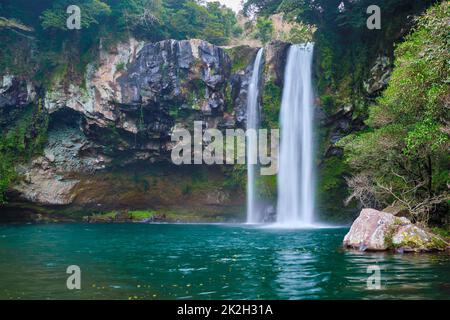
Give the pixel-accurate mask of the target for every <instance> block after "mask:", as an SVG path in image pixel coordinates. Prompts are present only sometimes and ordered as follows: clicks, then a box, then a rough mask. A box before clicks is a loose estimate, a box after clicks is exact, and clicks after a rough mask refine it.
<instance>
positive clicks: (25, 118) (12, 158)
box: [0, 103, 48, 203]
mask: <svg viewBox="0 0 450 320" xmlns="http://www.w3.org/2000/svg"><path fill="white" fill-rule="evenodd" d="M47 125H48V120H47V115H46V113H44V112H43V111H42V107H41V105H40V103H39V105H38V106H33V105H30V106H28V107H27V109H26V110H25V111H24V113H23V114H22V115H21V116H20V118H19V119H17V121H16V122H15V123H13V124H12V125H10V126H8V127H6V128H5V129H3V130H1V131H0V203H3V202H5V201H6V199H5V192H6V191H7V189H8V187H9V185H10V184H11V182H13V181H14V180H15V179H16V178H17V174H16V170H15V166H17V165H18V164H19V163H21V162H25V161H28V160H30V159H31V157H32V156H34V155H36V154H38V153H40V152H42V148H43V145H44V143H45V141H46V132H47Z"/></svg>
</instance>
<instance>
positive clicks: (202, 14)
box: [0, 0, 241, 81]
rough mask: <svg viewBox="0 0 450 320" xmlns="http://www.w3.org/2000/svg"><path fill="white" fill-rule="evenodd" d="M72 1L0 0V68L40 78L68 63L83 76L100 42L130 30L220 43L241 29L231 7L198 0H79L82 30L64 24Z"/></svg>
mask: <svg viewBox="0 0 450 320" xmlns="http://www.w3.org/2000/svg"><path fill="white" fill-rule="evenodd" d="M72 4H73V3H72V2H71V1H69V0H56V1H47V0H43V1H35V2H32V3H30V2H29V1H25V0H18V1H12V0H5V1H3V2H2V4H1V6H0V35H1V36H2V38H3V39H5V40H8V46H3V47H2V48H0V58H1V59H0V60H1V63H0V73H4V72H5V71H9V72H12V73H15V74H16V75H17V74H18V73H19V72H22V73H29V70H39V71H40V72H37V74H36V78H37V80H39V79H41V80H43V81H44V80H45V79H48V78H50V77H49V75H51V74H53V72H55V71H56V70H57V69H64V68H68V69H70V70H71V71H76V72H71V73H72V75H73V77H75V78H77V77H78V78H82V73H83V72H84V67H85V65H86V64H87V62H88V61H93V60H94V57H95V54H96V52H97V50H98V48H99V44H100V43H101V45H102V46H103V47H106V46H110V45H111V44H113V43H114V42H117V41H119V40H120V39H123V38H125V37H127V36H129V35H133V36H135V37H138V38H141V39H144V40H148V41H159V40H163V39H169V38H173V39H191V38H200V39H205V40H207V41H209V42H211V43H213V44H217V45H224V44H226V43H227V42H228V41H229V39H230V38H231V37H232V36H233V35H238V34H239V33H240V32H241V30H240V29H239V28H238V27H237V26H236V25H237V20H236V17H235V14H234V12H233V11H232V10H231V9H229V8H227V7H225V6H222V5H220V3H219V2H208V3H206V4H202V2H201V1H197V0H167V1H161V0H120V1H119V0H83V1H78V2H77V5H78V6H79V7H80V9H81V30H68V29H67V26H66V20H67V18H68V17H69V14H68V13H67V12H66V10H67V7H68V6H69V5H72ZM24 39H26V40H27V43H31V45H32V46H33V50H34V53H35V54H34V55H33V56H32V57H29V54H28V55H27V53H29V50H26V49H25V48H23V47H24V46H25V44H23V43H21V42H22V40H24ZM20 48H22V52H20V51H21V50H20ZM21 56H26V57H23V58H22V59H21ZM12 57H15V58H12ZM24 60H25V61H24ZM3 62H4V63H3ZM24 62H25V63H24ZM77 73H78V74H77ZM72 80H73V79H72Z"/></svg>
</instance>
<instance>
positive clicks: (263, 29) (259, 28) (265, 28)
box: [255, 17, 273, 43]
mask: <svg viewBox="0 0 450 320" xmlns="http://www.w3.org/2000/svg"><path fill="white" fill-rule="evenodd" d="M272 35H273V24H272V20H270V19H268V18H264V17H258V19H257V20H256V30H255V38H256V39H259V40H261V42H262V43H267V42H269V41H270V40H271V39H272Z"/></svg>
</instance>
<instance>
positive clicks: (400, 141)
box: [340, 2, 450, 220]
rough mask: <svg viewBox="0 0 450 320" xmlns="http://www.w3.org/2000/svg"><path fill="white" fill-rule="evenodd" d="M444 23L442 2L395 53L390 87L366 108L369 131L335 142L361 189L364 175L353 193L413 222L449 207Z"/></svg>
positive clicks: (448, 57)
mask: <svg viewBox="0 0 450 320" xmlns="http://www.w3.org/2000/svg"><path fill="white" fill-rule="evenodd" d="M449 16H450V3H449V2H443V3H442V4H440V5H436V6H434V7H432V8H431V9H429V10H428V11H427V13H426V14H425V15H424V16H422V17H421V18H420V19H419V21H418V24H417V27H416V28H415V29H414V32H412V33H411V34H410V35H408V36H407V37H406V40H405V41H404V42H403V43H402V44H400V45H399V46H398V47H397V48H396V51H395V56H396V59H395V68H394V71H393V73H392V76H391V80H390V83H389V86H388V88H387V89H386V90H385V91H384V92H383V95H382V96H381V97H380V98H379V99H378V101H377V103H376V105H374V106H373V107H371V108H370V112H369V113H370V117H369V119H368V121H367V123H368V124H369V125H370V127H371V128H370V130H368V131H366V132H362V133H359V134H355V135H352V136H349V137H346V138H345V139H343V140H342V141H341V142H340V144H341V145H342V146H343V147H344V148H345V151H346V153H347V155H348V158H347V161H348V163H349V164H350V165H351V167H352V168H354V169H355V170H356V171H357V172H358V173H359V179H360V182H361V180H363V179H361V176H365V184H364V186H362V185H361V183H359V185H358V184H357V185H354V186H353V187H354V190H355V192H356V194H359V195H361V194H362V193H363V194H364V193H368V192H369V193H372V198H373V199H374V200H375V201H376V202H377V203H379V204H380V205H388V204H391V203H392V202H395V203H396V204H399V205H401V206H404V207H406V208H407V209H409V210H410V211H411V212H413V213H415V214H416V215H417V217H416V218H417V219H418V220H428V218H429V214H430V213H432V212H433V211H434V210H435V209H436V208H439V205H440V204H445V201H446V200H448V193H447V183H448V172H449V171H448V170H449V167H448V163H449V162H448V160H449V157H448V147H449V136H448V135H449V132H450V128H449V126H448V124H449V120H450V119H449V118H448V116H449V114H448V103H449V97H450V90H449V85H448V84H449V82H450V78H449V75H450V68H449V64H448V61H450V52H449V51H448V46H449V43H450V34H449V33H448V17H449ZM358 188H359V190H358ZM362 188H364V189H365V190H364V191H363V190H361V189H362Z"/></svg>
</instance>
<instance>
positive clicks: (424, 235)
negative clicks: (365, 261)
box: [343, 208, 449, 253]
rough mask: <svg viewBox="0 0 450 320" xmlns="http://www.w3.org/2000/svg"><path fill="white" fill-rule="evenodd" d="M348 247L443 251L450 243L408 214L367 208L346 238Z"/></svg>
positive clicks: (378, 249)
mask: <svg viewBox="0 0 450 320" xmlns="http://www.w3.org/2000/svg"><path fill="white" fill-rule="evenodd" d="M343 245H344V247H346V248H352V249H357V250H359V251H386V250H394V251H396V252H399V253H403V252H429V251H443V250H445V249H446V248H447V247H448V246H449V244H448V243H447V242H446V241H445V240H444V239H442V238H441V237H439V236H437V235H435V234H432V233H431V232H429V231H427V230H425V229H423V228H420V227H419V226H416V225H414V224H413V223H412V222H411V221H410V220H408V219H407V218H405V217H396V216H394V215H392V214H391V213H387V212H383V211H378V210H375V209H369V208H366V209H363V210H361V213H360V215H359V217H358V218H357V219H356V220H355V221H354V222H353V224H352V226H351V228H350V231H349V232H348V233H347V235H346V236H345V237H344V241H343Z"/></svg>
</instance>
